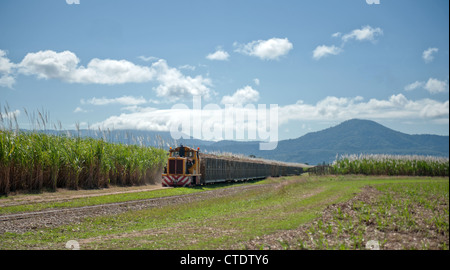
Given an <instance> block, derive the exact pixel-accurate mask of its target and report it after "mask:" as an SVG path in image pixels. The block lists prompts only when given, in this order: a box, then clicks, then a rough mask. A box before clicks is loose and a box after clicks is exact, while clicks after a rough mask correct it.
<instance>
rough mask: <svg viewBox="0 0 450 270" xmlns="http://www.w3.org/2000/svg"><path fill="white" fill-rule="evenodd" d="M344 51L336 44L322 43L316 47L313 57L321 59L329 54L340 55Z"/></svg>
mask: <svg viewBox="0 0 450 270" xmlns="http://www.w3.org/2000/svg"><path fill="white" fill-rule="evenodd" d="M341 52H342V49H341V48H339V47H336V46H334V45H333V46H326V45H321V46H317V47H316V49H314V51H313V58H314V59H316V60H319V59H320V58H322V57H325V56H327V55H330V54H331V55H338V54H340V53H341Z"/></svg>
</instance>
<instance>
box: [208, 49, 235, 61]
mask: <svg viewBox="0 0 450 270" xmlns="http://www.w3.org/2000/svg"><path fill="white" fill-rule="evenodd" d="M229 57H230V55H229V54H228V53H227V52H226V51H224V50H221V49H219V50H217V51H216V52H214V53H210V54H208V55H207V56H206V58H207V59H209V60H219V61H225V60H228V58H229Z"/></svg>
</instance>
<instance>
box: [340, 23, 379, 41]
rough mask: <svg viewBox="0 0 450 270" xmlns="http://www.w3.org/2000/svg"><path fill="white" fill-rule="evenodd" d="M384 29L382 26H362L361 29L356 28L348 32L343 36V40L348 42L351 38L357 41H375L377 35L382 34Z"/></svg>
mask: <svg viewBox="0 0 450 270" xmlns="http://www.w3.org/2000/svg"><path fill="white" fill-rule="evenodd" d="M382 34H383V30H381V28H379V27H377V28H373V27H371V26H369V25H367V26H364V27H362V28H361V29H355V30H353V31H351V32H350V33H348V34H345V35H343V36H342V41H344V42H347V41H349V40H352V39H353V40H357V41H366V40H368V41H375V37H376V36H379V35H382Z"/></svg>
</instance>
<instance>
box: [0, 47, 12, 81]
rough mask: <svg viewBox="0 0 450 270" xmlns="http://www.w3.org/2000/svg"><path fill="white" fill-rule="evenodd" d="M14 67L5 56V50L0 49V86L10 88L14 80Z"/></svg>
mask: <svg viewBox="0 0 450 270" xmlns="http://www.w3.org/2000/svg"><path fill="white" fill-rule="evenodd" d="M14 67H15V64H14V63H11V61H10V60H9V59H8V58H7V57H6V51H3V50H0V87H8V88H12V86H13V84H14V83H15V82H16V80H15V78H14V76H13V75H12V73H13V69H14Z"/></svg>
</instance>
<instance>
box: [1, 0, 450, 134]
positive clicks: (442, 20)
mask: <svg viewBox="0 0 450 270" xmlns="http://www.w3.org/2000/svg"><path fill="white" fill-rule="evenodd" d="M67 2H71V1H66V0H48V1H26V0H14V1H12V0H2V1H1V2H0V105H1V106H2V107H4V106H5V105H6V104H8V106H9V113H8V114H6V113H5V112H4V110H2V113H3V118H4V119H8V118H12V117H13V116H14V115H15V116H16V118H17V119H18V122H19V125H20V126H21V127H24V128H26V127H28V123H29V120H28V118H27V116H26V113H25V110H27V111H28V112H32V111H37V110H39V111H41V112H42V111H45V112H48V113H49V114H50V118H51V121H52V122H54V123H56V122H57V121H60V122H61V124H62V125H63V127H64V128H66V129H73V128H75V123H78V124H79V125H80V126H81V128H87V127H88V126H89V127H90V128H98V127H101V128H104V129H106V128H114V129H121V128H137V129H151V130H165V131H169V129H170V124H171V123H173V122H174V121H179V120H180V119H185V117H186V116H187V115H190V114H189V112H190V111H189V110H184V111H183V110H175V109H174V106H175V105H176V104H185V105H186V106H187V107H188V108H189V109H192V108H193V106H194V105H193V96H200V97H201V102H202V106H204V105H206V104H216V105H217V106H216V107H218V108H219V109H218V111H219V112H221V113H223V112H224V110H225V104H232V105H234V106H235V108H238V106H247V105H248V104H250V107H247V108H251V105H253V106H254V107H255V108H258V107H257V105H258V104H265V105H267V108H268V107H269V105H270V104H277V105H278V125H277V126H278V138H279V139H287V138H297V137H300V136H302V135H304V134H306V133H308V132H312V131H318V130H321V129H324V128H327V127H330V126H334V125H336V124H338V123H340V122H342V121H345V120H348V119H351V118H362V119H370V120H375V121H377V122H379V123H381V124H383V125H386V126H388V127H390V128H393V129H396V130H399V131H402V132H406V133H409V134H425V133H426V134H440V135H448V129H449V68H448V67H449V42H448V40H449V28H448V25H449V2H448V1H447V0H431V1H422V0H420V1H419V0H404V1H402V0H396V1H387V0H380V3H379V4H372V5H369V4H368V3H367V2H366V0H351V1H350V0H348V1H333V0H329V1H325V0H323V1H318V0H314V1H313V0H311V1H306V0H301V1H298V0H295V1H287V0H286V1H267V0H245V1H242V0H241V1H233V0H231V1H230V0H228V1H219V0H216V1H206V0H191V1H171V0H165V1H151V0H146V1H139V0H133V1H121V0H117V1H106V0H104V1H102V0H90V1H87V0H79V4H68V3H67ZM75 2H76V1H75ZM216 111H217V110H216ZM250 113H251V112H250ZM211 115H212V113H211V112H210V111H208V110H203V114H202V117H203V118H202V121H203V122H205V123H206V122H208V121H212V122H214V125H213V126H212V127H214V128H224V129H225V125H227V123H226V121H225V120H222V121H219V120H217V119H218V118H214V119H210V118H209V116H211ZM244 127H245V128H247V129H248V131H249V132H250V130H251V129H252V128H254V127H252V126H251V125H244ZM192 128H193V129H195V128H197V127H196V126H195V125H193V126H192ZM233 128H234V130H235V131H236V130H237V129H239V128H242V126H239V125H235V126H234V127H233ZM192 133H193V132H192ZM214 139H218V138H214ZM257 139H259V138H257Z"/></svg>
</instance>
